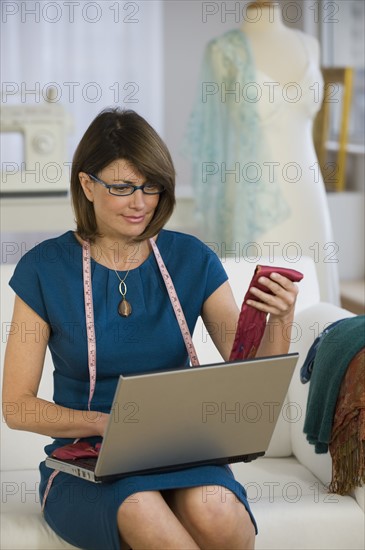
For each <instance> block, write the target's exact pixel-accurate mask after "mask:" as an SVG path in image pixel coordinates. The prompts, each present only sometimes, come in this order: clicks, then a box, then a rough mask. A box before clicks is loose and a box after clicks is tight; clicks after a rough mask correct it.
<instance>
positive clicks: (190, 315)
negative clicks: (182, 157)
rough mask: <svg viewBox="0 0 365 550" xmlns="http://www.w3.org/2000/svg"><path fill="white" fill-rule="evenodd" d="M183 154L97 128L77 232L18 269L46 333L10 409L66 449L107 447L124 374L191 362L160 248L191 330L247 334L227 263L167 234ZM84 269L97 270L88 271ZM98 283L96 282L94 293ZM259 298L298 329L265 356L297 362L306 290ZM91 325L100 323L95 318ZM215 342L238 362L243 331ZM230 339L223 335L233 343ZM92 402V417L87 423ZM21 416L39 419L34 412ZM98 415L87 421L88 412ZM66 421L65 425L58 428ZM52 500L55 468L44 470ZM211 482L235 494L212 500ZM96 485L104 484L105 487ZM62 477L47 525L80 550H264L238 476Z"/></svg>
mask: <svg viewBox="0 0 365 550" xmlns="http://www.w3.org/2000/svg"><path fill="white" fill-rule="evenodd" d="M174 185H175V172H174V167H173V164H172V161H171V157H170V154H169V152H168V150H167V148H166V146H165V144H164V143H163V142H162V140H161V139H160V137H159V136H158V135H157V134H156V132H155V131H154V130H153V129H152V128H151V126H150V125H149V124H148V123H147V122H146V121H145V120H144V119H143V118H142V117H140V116H139V115H137V114H136V113H135V112H133V111H120V110H118V109H109V110H106V111H103V112H102V113H101V114H100V115H98V116H97V117H96V119H95V120H94V121H93V122H92V123H91V125H90V127H89V128H88V130H87V131H86V133H85V135H84V136H83V138H82V140H81V142H80V144H79V146H78V148H77V150H76V153H75V156H74V160H73V167H72V174H71V191H72V202H73V207H74V211H75V217H76V223H77V229H76V231H75V232H73V231H69V232H67V233H65V234H64V235H62V236H60V237H58V238H56V239H51V240H48V241H45V242H43V243H41V244H40V245H38V246H37V247H35V248H34V249H33V250H31V251H30V252H28V253H27V254H26V255H25V256H23V258H22V259H21V261H20V262H19V264H18V266H17V268H16V270H15V273H14V275H13V277H12V279H11V281H10V285H11V286H12V288H13V289H14V291H15V293H16V299H15V306H14V317H13V322H14V323H17V324H18V325H19V326H23V327H29V328H30V327H34V326H35V325H37V327H38V328H39V330H38V333H39V334H40V335H42V337H41V338H23V337H22V336H21V334H22V333H24V332H23V331H18V332H17V333H14V334H12V335H11V337H10V338H9V341H8V345H7V350H6V358H5V373H4V395H3V397H4V401H5V402H9V401H11V402H13V403H17V404H18V405H19V407H18V410H19V415H18V416H16V415H13V416H12V417H11V418H10V417H9V418H8V419H7V422H8V424H9V426H10V427H12V428H15V429H22V430H28V431H33V432H37V433H41V434H45V435H49V436H50V437H52V438H53V439H54V441H53V443H51V444H50V445H48V446H47V447H46V449H45V450H46V453H47V454H48V455H49V454H51V453H52V452H53V451H55V449H57V448H59V447H61V446H63V445H65V444H67V443H71V442H72V441H74V440H75V438H81V439H83V438H85V439H86V440H87V441H89V442H91V443H92V444H96V443H97V442H100V440H101V438H102V436H103V433H104V429H105V425H106V422H107V418H108V414H109V412H110V407H111V402H112V398H113V395H114V391H115V387H116V382H117V379H118V377H119V375H120V374H121V373H125V374H128V373H138V372H141V371H146V370H148V369H149V370H151V371H152V370H157V369H167V368H176V367H179V366H182V365H187V363H188V355H187V351H186V348H185V345H184V342H183V339H182V337H181V332H180V328H179V325H178V323H177V321H176V318H175V317H174V313H173V309H172V307H171V303H170V299H169V296H168V293H167V291H166V288H165V285H164V282H163V280H162V277H161V274H160V272H159V268H158V265H157V262H156V259H155V257H154V254H153V253H152V251H151V241H150V239H151V238H153V240H154V242H155V243H156V244H157V246H158V249H159V251H160V253H161V256H162V258H163V260H164V262H165V265H166V267H167V269H168V271H169V273H170V275H171V278H172V280H173V282H174V285H175V288H176V291H177V294H178V297H179V299H180V302H181V304H182V307H183V310H184V313H185V317H186V320H187V323H188V326H189V330H190V332H191V333H192V332H193V330H194V326H195V323H196V320H197V318H198V316H199V315H202V318H203V320H204V323H205V324H206V326H215V327H217V326H225V327H232V328H234V327H235V326H236V324H237V320H238V316H239V310H238V307H237V305H236V303H235V301H234V299H233V296H232V292H231V289H230V286H229V283H228V281H227V276H226V274H225V272H224V270H223V267H222V265H221V262H220V261H219V259H218V258H217V257H216V255H215V254H214V253H213V252H212V251H211V250H210V249H209V248H208V247H207V246H206V245H204V244H203V243H202V242H200V241H199V240H198V239H196V238H195V237H192V236H189V235H184V234H181V233H175V232H171V231H166V230H164V229H163V226H164V224H165V223H166V222H167V220H168V219H169V217H170V215H171V213H172V211H173V207H174V203H175V197H174ZM87 243H89V249H88V250H89V251H90V255H91V269H90V272H91V281H92V282H91V285H92V296H93V304H91V306H90V300H88V299H87V300H86V303H87V306H86V307H89V309H90V307H91V308H92V310H93V315H94V323H95V340H94V341H93V343H94V344H95V346H96V363H97V377H96V385H95V389H94V393H93V395H92V399H90V398H91V394H92V391H91V393H90V386H91V385H92V383H91V382H89V369H88V357H89V356H88V341H89V340H90V335H89V334H88V335H87V336H86V329H85V325H86V313H87V312H88V310H86V313H85V309H84V308H85V301H84V288H83V285H84V283H83V253H84V252H83V251H84V250H85V247H86V249H87V247H88V245H87ZM84 270H85V266H84ZM85 284H86V283H85ZM263 284H264V285H265V286H267V287H269V288H270V289H271V291H272V292H273V294H272V295H269V294H267V293H263V292H261V291H260V290H258V289H256V290H253V292H254V294H255V295H256V296H257V299H258V300H257V301H255V300H253V301H251V302H250V303H251V305H252V306H253V307H256V308H258V309H259V310H262V311H265V312H267V313H269V314H270V318H269V323H275V324H277V323H280V324H281V325H282V326H284V325H285V328H286V330H285V338H284V337H282V336H281V335H280V334H279V335H278V337H277V338H276V339H275V341H270V340H272V339H270V338H269V327H267V330H266V332H265V334H264V337H263V340H262V342H261V345H260V348H259V350H258V354H260V355H274V354H281V353H286V352H287V351H288V331H287V328H288V324H290V323H291V321H292V319H293V312H294V304H295V299H296V294H297V288H296V286H295V285H294V284H293V283H291V282H290V281H289V280H288V279H286V278H285V277H282V276H279V275H277V276H276V277H275V276H273V278H272V279H265V280H264V281H263ZM88 319H89V317H88ZM226 332H227V331H225V337H224V338H223V337H222V338H220V335H219V332H218V331H215V332H214V334H213V335H212V338H213V340H214V343H215V345H216V346H217V348H218V350H219V351H220V353H221V355H222V357H223V359H224V360H228V358H229V355H230V351H231V348H232V344H233V337H234V330H233V332H232V331H231V332H230V331H228V334H231V333H232V335H231V336H227V335H226ZM222 336H223V335H222ZM47 345H48V346H49V348H50V351H51V353H52V357H53V362H54V366H55V372H54V401H55V405H52V414H49V411H50V406H51V405H50V403H49V402H47V401H45V400H43V399H41V398H39V397H37V391H38V386H39V381H40V378H41V375H42V368H43V362H44V355H45V352H46V347H47ZM88 405H90V410H91V411H93V412H88V411H87V409H88ZM22 410H37V413H38V414H37V415H26V418H22V414H21V411H22ZM86 412H87V414H86ZM55 418H57V422H55V421H54V419H55ZM40 473H41V484H40V493H41V498H42V499H43V498H44V494H45V491H46V486H47V483H48V480H49V477H50V475H51V473H52V470H50V469H49V468H47V467H46V466H45V464H44V463H42V464H41V465H40ZM207 485H214V486H219V487H221V488H224V498H222V492H221V491H216V492H215V494H214V495H210V497H209V499H203V498H202V495H203V491H204V488H206V486H207ZM93 487H94V486H93ZM89 489H90V484H89V482H87V481H85V480H82V479H78V478H75V477H72V476H69V475H67V474H65V473H59V474H58V475H57V476H56V477H55V478H54V480H53V482H52V484H51V485H50V489H49V493H48V497H47V500H46V503H45V507H44V516H45V519H46V521H47V522H48V524H49V525H50V526H51V527H52V528H53V529H54V531H55V532H56V533H58V534H59V535H60V536H61V537H62V538H64V539H65V540H66V541H68V542H70V543H71V544H73V545H75V546H78V547H80V548H87V549H97V550H101V549H108V550H111V549H117V548H118V549H119V548H129V547H131V548H133V549H137V548H143V549H148V548H158V549H162V548H184V549H187V548H189V549H193V548H220V549H222V548H227V549H228V548H229V549H233V548H253V547H254V536H255V528H256V525H255V521H254V518H253V516H252V513H251V511H250V508H249V505H248V503H247V498H246V493H245V490H244V488H243V487H242V486H241V485H240V484H239V483H237V482H236V481H235V480H234V478H233V475H232V473H231V471H230V469H229V468H228V467H227V466H214V465H210V466H201V467H196V468H190V469H188V470H180V471H176V472H170V473H163V474H162V473H160V474H154V475H143V476H141V475H140V476H137V475H134V476H130V477H128V478H125V479H122V480H118V481H116V482H113V483H107V484H102V485H98V486H97V494H96V495H95V493H93V498H91V497H90V492H89V491H88V490H89Z"/></svg>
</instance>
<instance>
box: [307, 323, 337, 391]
mask: <svg viewBox="0 0 365 550" xmlns="http://www.w3.org/2000/svg"><path fill="white" fill-rule="evenodd" d="M342 321H343V319H339V320H338V321H335V322H334V323H331V324H330V325H329V326H328V327H326V328H325V329H324V331H323V332H321V334H320V335H319V336H317V338H316V339H315V340H314V342H313V344H312V345H311V347H310V348H309V350H308V353H307V356H306V358H305V359H304V363H303V366H302V367H301V369H300V381H301V382H302V383H303V384H306V383H307V382H309V380H310V378H311V376H312V371H313V364H314V360H315V358H316V353H317V349H318V346H319V345H320V343H321V342H322V339H323V338H324V336H326V334H327V333H328V332H330V331H331V330H332V329H333V328H334V327H335V326H336V325H337V324H338V323H342Z"/></svg>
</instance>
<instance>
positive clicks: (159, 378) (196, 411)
mask: <svg viewBox="0 0 365 550" xmlns="http://www.w3.org/2000/svg"><path fill="white" fill-rule="evenodd" d="M297 360H298V354H297V353H291V354H287V355H280V356H279V355H278V356H272V357H263V358H255V359H249V360H247V359H246V360H243V361H233V362H227V363H217V364H211V365H204V366H199V367H193V368H191V367H186V368H180V369H174V370H168V371H159V372H152V373H151V372H149V373H146V374H138V375H128V376H120V378H119V381H118V385H117V389H116V392H115V396H114V400H113V405H112V409H111V413H110V416H109V420H108V424H107V428H106V431H105V435H104V438H103V442H102V445H101V449H100V452H99V455H98V457H95V458H87V459H81V458H78V459H76V460H60V459H57V458H51V457H49V458H47V459H46V465H47V466H48V467H50V468H54V469H57V470H60V471H63V472H67V473H69V474H72V475H75V476H78V477H82V478H84V479H87V480H89V481H93V482H107V481H113V480H115V479H118V478H121V477H124V476H130V475H137V474H146V473H158V472H165V471H170V470H176V469H181V468H188V467H192V466H197V465H203V464H231V463H234V462H241V461H243V462H250V461H251V460H254V459H256V458H258V457H259V456H262V455H264V454H265V451H266V450H267V448H268V446H269V443H270V439H271V437H272V434H273V431H274V428H275V425H276V422H277V420H278V418H279V415H280V412H281V409H282V406H283V402H284V399H285V396H286V393H287V391H288V387H289V383H290V380H291V377H292V375H293V372H294V369H295V365H296V363H297Z"/></svg>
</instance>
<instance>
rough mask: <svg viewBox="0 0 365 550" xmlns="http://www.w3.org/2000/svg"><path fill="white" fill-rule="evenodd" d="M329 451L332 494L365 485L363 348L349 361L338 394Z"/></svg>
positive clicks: (346, 491) (364, 366)
mask: <svg viewBox="0 0 365 550" xmlns="http://www.w3.org/2000/svg"><path fill="white" fill-rule="evenodd" d="M329 450H330V454H331V457H332V479H331V483H330V486H329V491H330V492H331V493H337V494H340V495H345V494H349V493H350V492H351V491H352V490H353V489H354V488H355V487H360V486H361V485H365V348H362V350H360V351H359V353H357V354H356V355H355V357H353V359H352V360H351V361H350V364H349V366H348V369H347V371H346V374H345V376H344V379H343V381H342V384H341V389H340V393H339V395H338V399H337V404H336V409H335V416H334V419H333V427H332V435H331V442H330V444H329Z"/></svg>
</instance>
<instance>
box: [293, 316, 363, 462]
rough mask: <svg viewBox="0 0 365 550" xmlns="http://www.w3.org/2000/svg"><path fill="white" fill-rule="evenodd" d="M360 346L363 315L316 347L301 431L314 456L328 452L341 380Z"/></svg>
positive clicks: (337, 328)
mask: <svg viewBox="0 0 365 550" xmlns="http://www.w3.org/2000/svg"><path fill="white" fill-rule="evenodd" d="M363 347H365V315H360V316H358V317H349V318H346V319H343V320H342V323H338V324H337V325H336V326H335V327H334V328H333V329H332V330H331V331H330V332H328V333H327V334H326V335H325V336H324V338H323V339H322V341H321V344H320V346H319V347H318V350H317V353H316V357H315V360H314V364H313V372H312V377H311V382H310V386H309V392H308V401H307V410H306V416H305V421H304V428H303V431H304V433H305V434H306V436H307V440H308V442H309V443H311V444H312V445H314V446H315V452H316V453H326V452H327V451H328V445H329V442H330V440H331V433H332V423H333V417H334V412H335V407H336V401H337V398H338V395H339V391H340V387H341V383H342V380H343V377H344V375H345V373H346V370H347V367H348V365H349V363H350V361H351V360H352V358H353V357H354V356H355V355H356V354H357V353H358V352H359V351H360V350H361V349H362V348H363Z"/></svg>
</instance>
